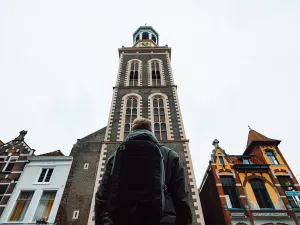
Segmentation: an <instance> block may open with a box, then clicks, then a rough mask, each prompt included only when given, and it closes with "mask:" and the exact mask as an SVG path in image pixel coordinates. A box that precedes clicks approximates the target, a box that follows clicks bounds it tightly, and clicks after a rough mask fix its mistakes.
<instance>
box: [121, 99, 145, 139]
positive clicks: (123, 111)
mask: <svg viewBox="0 0 300 225" xmlns="http://www.w3.org/2000/svg"><path fill="white" fill-rule="evenodd" d="M132 96H134V97H136V98H137V118H138V117H142V97H141V96H140V95H138V94H135V93H129V94H127V95H124V96H123V98H122V103H121V110H120V112H121V114H122V116H121V117H120V120H119V123H118V135H117V141H123V140H124V126H125V116H126V106H127V105H126V104H127V99H128V98H130V97H132Z"/></svg>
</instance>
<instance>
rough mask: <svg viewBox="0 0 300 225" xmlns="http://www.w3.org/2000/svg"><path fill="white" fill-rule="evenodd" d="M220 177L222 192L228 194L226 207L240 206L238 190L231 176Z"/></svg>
mask: <svg viewBox="0 0 300 225" xmlns="http://www.w3.org/2000/svg"><path fill="white" fill-rule="evenodd" d="M220 178H221V182H222V186H223V191H224V194H225V195H226V196H228V198H229V200H230V203H229V205H228V207H232V208H241V203H240V200H239V196H238V191H237V188H236V186H235V182H234V179H233V177H229V176H223V177H220Z"/></svg>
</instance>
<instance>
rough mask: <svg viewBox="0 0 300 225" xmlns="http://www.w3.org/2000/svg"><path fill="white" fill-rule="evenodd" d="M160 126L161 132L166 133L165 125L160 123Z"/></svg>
mask: <svg viewBox="0 0 300 225" xmlns="http://www.w3.org/2000/svg"><path fill="white" fill-rule="evenodd" d="M160 126H161V130H162V131H166V130H167V126H166V124H165V123H161V124H160Z"/></svg>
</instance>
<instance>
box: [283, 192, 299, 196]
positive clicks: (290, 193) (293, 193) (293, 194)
mask: <svg viewBox="0 0 300 225" xmlns="http://www.w3.org/2000/svg"><path fill="white" fill-rule="evenodd" d="M285 194H286V196H300V191H286V192H285Z"/></svg>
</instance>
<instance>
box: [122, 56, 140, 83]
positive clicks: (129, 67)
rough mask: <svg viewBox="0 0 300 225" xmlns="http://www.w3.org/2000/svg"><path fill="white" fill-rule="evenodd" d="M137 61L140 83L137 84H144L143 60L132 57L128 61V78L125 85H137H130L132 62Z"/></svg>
mask: <svg viewBox="0 0 300 225" xmlns="http://www.w3.org/2000/svg"><path fill="white" fill-rule="evenodd" d="M135 62H136V63H137V64H138V84H137V85H136V86H141V85H142V61H141V60H139V59H131V60H129V61H128V63H127V74H126V79H125V86H130V87H136V86H131V85H129V84H130V71H131V64H132V63H135Z"/></svg>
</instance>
